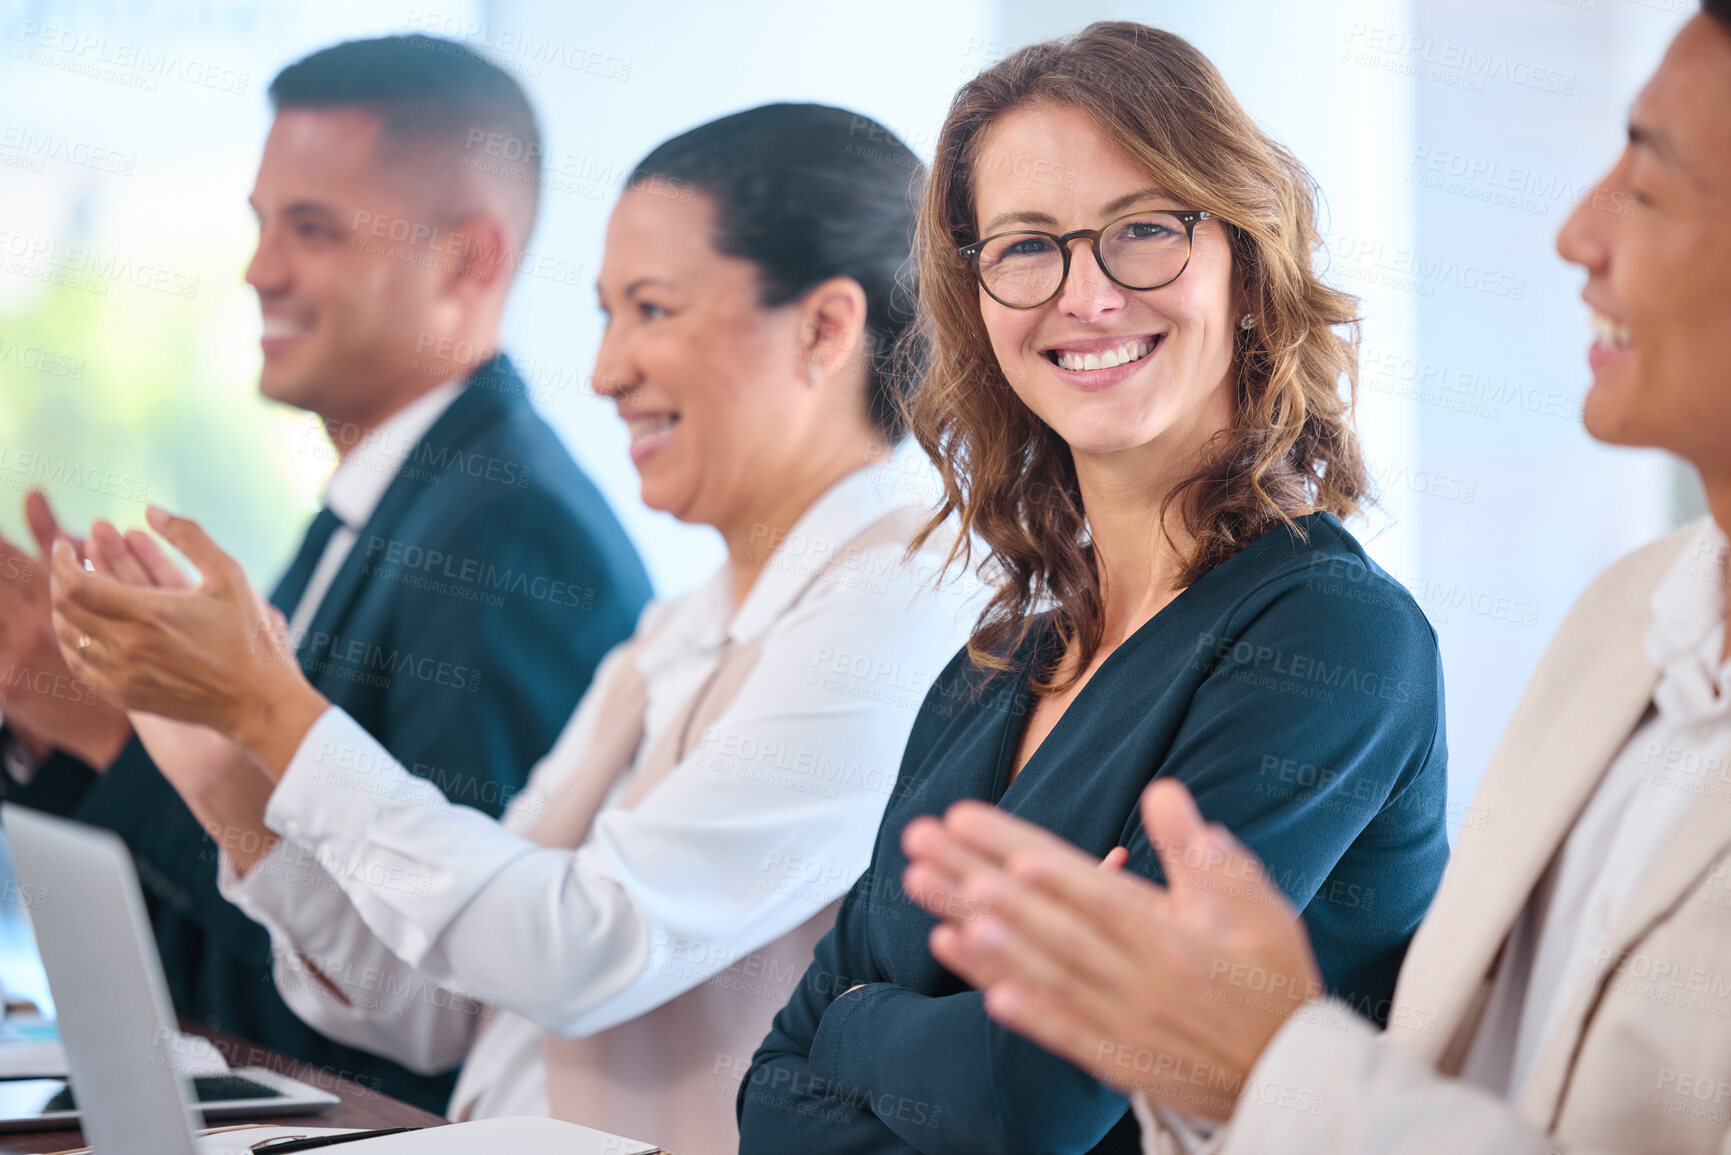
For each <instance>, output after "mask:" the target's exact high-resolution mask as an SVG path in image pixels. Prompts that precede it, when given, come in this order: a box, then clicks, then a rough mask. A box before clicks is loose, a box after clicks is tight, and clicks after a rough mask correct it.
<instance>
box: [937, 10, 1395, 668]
mask: <svg viewBox="0 0 1731 1155" xmlns="http://www.w3.org/2000/svg"><path fill="white" fill-rule="evenodd" d="M1039 102H1050V103H1053V104H1057V105H1061V106H1066V107H1070V108H1074V109H1077V110H1079V111H1081V112H1082V113H1084V114H1085V115H1087V116H1088V117H1089V119H1091V120H1092V121H1093V122H1094V124H1095V125H1096V126H1097V127H1098V128H1099V130H1100V131H1101V133H1103V134H1104V135H1105V136H1106V138H1107V139H1108V140H1110V141H1112V142H1113V143H1115V144H1116V145H1117V146H1118V147H1119V148H1120V149H1122V150H1123V152H1124V153H1125V155H1127V156H1129V157H1130V158H1131V159H1132V160H1133V161H1135V162H1136V164H1137V165H1138V167H1140V168H1141V169H1143V170H1144V171H1145V172H1147V173H1148V174H1149V176H1151V177H1152V178H1153V180H1154V182H1155V183H1156V184H1157V185H1159V187H1161V188H1163V189H1165V190H1166V191H1167V192H1169V193H1170V194H1171V195H1172V196H1173V197H1175V198H1177V199H1178V200H1179V201H1180V202H1182V203H1184V204H1185V205H1187V206H1189V207H1192V208H1197V209H1205V210H1207V211H1208V212H1210V213H1214V214H1216V215H1218V216H1219V217H1220V218H1221V221H1222V222H1223V224H1224V225H1225V227H1226V231H1227V233H1228V235H1229V237H1230V243H1231V250H1232V263H1233V272H1234V277H1235V279H1236V284H1237V291H1236V294H1235V298H1236V299H1237V300H1239V301H1241V302H1242V303H1243V305H1242V307H1244V308H1246V309H1247V310H1248V311H1249V312H1250V313H1251V314H1252V315H1253V316H1254V317H1255V319H1256V325H1255V327H1254V328H1253V329H1249V330H1245V329H1237V328H1235V329H1234V332H1235V333H1236V334H1237V336H1236V346H1235V349H1234V356H1233V362H1234V366H1235V371H1236V376H1237V398H1236V403H1235V406H1234V417H1233V422H1232V426H1231V428H1230V429H1228V430H1227V431H1225V432H1224V433H1223V434H1221V435H1220V436H1218V437H1217V438H1216V439H1215V441H1214V442H1211V443H1210V444H1209V445H1208V446H1206V447H1204V451H1203V455H1202V456H1203V464H1202V465H1201V467H1200V468H1198V469H1197V470H1196V472H1195V473H1193V474H1192V475H1191V476H1190V477H1188V478H1187V479H1186V480H1184V481H1183V482H1182V483H1181V484H1179V485H1178V486H1177V487H1175V488H1174V490H1173V491H1172V492H1171V494H1169V495H1168V497H1167V498H1166V501H1165V503H1164V504H1163V505H1162V507H1161V510H1160V520H1161V525H1162V527H1165V526H1166V524H1167V515H1168V513H1169V512H1176V513H1177V515H1178V516H1179V517H1180V518H1181V524H1182V525H1183V527H1184V529H1185V530H1186V531H1187V533H1188V535H1189V537H1190V539H1191V543H1190V546H1189V548H1188V549H1187V551H1186V552H1185V553H1184V554H1183V556H1182V557H1181V574H1180V578H1179V587H1180V588H1182V587H1184V586H1188V585H1190V584H1191V583H1193V582H1195V581H1196V579H1197V578H1199V577H1201V576H1202V575H1203V574H1205V573H1207V572H1208V571H1209V570H1210V569H1212V568H1214V567H1215V566H1217V565H1219V564H1220V563H1221V562H1222V561H1225V560H1226V559H1227V558H1228V557H1231V556H1232V555H1233V554H1234V553H1236V552H1237V551H1238V550H1239V549H1241V548H1243V547H1244V546H1245V545H1246V544H1248V543H1249V542H1251V541H1253V540H1254V539H1255V538H1257V537H1258V536H1260V535H1261V534H1263V533H1265V532H1267V531H1268V530H1269V529H1271V528H1273V527H1274V526H1276V525H1279V524H1285V525H1287V526H1290V527H1292V528H1293V529H1294V530H1295V531H1297V530H1298V529H1299V527H1297V526H1296V525H1294V523H1293V516H1294V514H1295V513H1298V512H1300V511H1303V510H1306V509H1318V510H1325V511H1327V512H1329V513H1333V514H1335V515H1337V516H1341V517H1345V516H1347V515H1350V514H1352V513H1356V512H1358V510H1359V508H1360V502H1361V501H1368V499H1369V492H1368V491H1369V479H1368V478H1367V476H1366V473H1365V466H1364V460H1363V457H1362V455H1361V453H1360V450H1359V446H1358V438H1357V435H1356V433H1355V432H1354V429H1353V423H1352V407H1353V403H1354V402H1355V401H1356V399H1357V392H1358V316H1357V314H1358V300H1357V298H1355V297H1353V296H1351V295H1350V294H1347V293H1343V292H1340V291H1339V290H1337V289H1333V288H1330V287H1329V286H1328V285H1325V284H1324V283H1323V282H1322V280H1321V278H1320V277H1319V276H1318V275H1317V273H1316V270H1315V267H1314V261H1315V258H1316V255H1317V253H1318V252H1319V250H1320V248H1321V244H1322V242H1321V236H1320V233H1319V231H1318V228H1317V222H1316V193H1315V186H1314V183H1313V182H1312V180H1311V178H1310V175H1309V173H1308V172H1307V171H1306V170H1305V168H1304V166H1303V165H1302V164H1300V163H1299V161H1298V160H1297V158H1296V157H1294V156H1293V155H1292V154H1291V153H1290V152H1288V151H1287V150H1286V149H1285V148H1284V147H1283V146H1281V145H1280V144H1279V143H1277V142H1276V141H1274V140H1272V139H1271V138H1269V137H1268V136H1267V135H1265V134H1264V133H1263V132H1262V131H1261V130H1260V129H1258V128H1257V126H1256V124H1255V123H1254V122H1253V121H1252V120H1251V119H1250V117H1249V115H1248V114H1246V113H1245V111H1244V109H1243V107H1242V106H1241V105H1239V103H1238V100H1237V98H1236V97H1234V96H1233V95H1232V92H1231V90H1230V89H1228V88H1227V86H1226V82H1225V80H1224V79H1222V78H1221V76H1220V73H1219V72H1218V71H1216V70H1215V68H1214V66H1213V65H1212V64H1211V63H1209V61H1208V59H1207V58H1206V57H1204V56H1203V55H1202V54H1201V53H1200V52H1198V51H1197V50H1196V49H1195V48H1194V47H1192V46H1191V45H1190V44H1189V42H1188V41H1186V40H1184V39H1182V38H1181V37H1178V36H1175V35H1173V34H1172V33H1170V32H1163V31H1161V30H1159V29H1156V28H1150V27H1148V26H1146V25H1143V24H1135V23H1130V22H1102V23H1097V24H1092V25H1090V26H1088V27H1087V28H1085V29H1083V30H1082V31H1081V32H1080V33H1077V34H1076V35H1074V36H1071V37H1066V38H1063V39H1058V40H1048V41H1045V42H1043V43H1040V44H1034V45H1030V46H1029V47H1027V48H1023V49H1021V50H1020V51H1018V52H1016V53H1014V54H1012V55H1010V56H1008V57H1006V58H1004V59H1003V60H1002V61H1000V62H998V63H997V64H995V65H993V66H992V67H990V68H988V69H986V71H984V72H982V73H981V74H980V75H979V76H977V77H975V78H974V79H973V80H971V81H969V82H968V83H967V84H964V85H963V86H962V88H961V90H960V91H959V92H957V93H956V97H955V100H954V101H953V102H952V103H951V105H950V111H949V115H948V117H946V118H945V120H944V126H943V131H942V133H941V134H940V135H939V137H938V143H937V149H936V159H935V161H934V162H933V166H932V171H931V176H930V177H929V179H928V180H927V182H926V188H925V195H924V199H923V202H922V205H921V209H920V217H919V225H918V229H917V236H916V241H915V251H916V256H917V261H918V265H919V280H920V295H921V300H922V303H923V304H924V306H925V309H924V312H925V325H926V326H927V327H928V329H929V336H930V339H931V342H932V349H931V359H930V361H929V362H928V367H927V369H926V372H925V376H924V378H923V380H922V381H921V383H920V385H919V388H918V389H917V390H916V391H915V392H914V394H913V395H912V397H911V398H910V400H909V402H908V407H909V414H908V424H909V427H910V430H911V432H912V433H913V435H914V437H915V438H916V439H917V440H918V442H919V444H920V446H921V447H922V448H923V449H924V450H925V451H926V453H927V454H928V455H929V456H930V457H931V458H932V460H933V462H934V463H935V464H936V466H937V470H938V474H939V477H940V480H941V482H942V484H943V500H942V503H941V504H940V507H939V509H938V511H937V513H936V514H934V515H933V517H932V519H931V521H930V522H928V523H927V524H926V526H925V527H924V529H923V530H922V532H921V534H920V535H919V538H918V541H922V542H923V541H924V540H925V537H926V536H927V535H929V534H930V533H932V532H933V531H935V530H936V529H937V527H938V526H939V525H940V524H941V523H942V522H943V521H944V520H945V519H947V518H948V517H949V516H950V515H951V514H956V515H958V517H959V520H960V523H961V528H962V530H963V532H962V533H961V534H960V535H959V536H958V537H957V539H956V544H955V547H954V548H953V549H952V550H951V553H950V559H949V560H950V563H951V564H956V563H960V564H961V565H963V566H971V565H972V564H973V556H972V553H973V546H972V544H971V540H972V538H973V537H975V536H977V537H978V538H979V540H980V542H981V543H982V544H983V546H984V549H985V551H986V554H987V556H986V558H985V559H984V562H985V572H986V573H987V575H988V576H989V577H990V578H991V579H992V580H993V582H994V584H995V585H996V587H997V592H996V595H995V596H994V597H993V598H992V599H991V601H990V602H989V603H988V605H987V606H986V608H985V610H984V611H983V612H982V614H981V616H980V620H979V621H978V623H976V625H975V629H974V634H973V636H972V637H971V638H970V639H969V642H968V651H969V655H970V656H971V657H972V658H973V660H974V661H975V662H976V663H978V664H980V665H982V666H985V667H988V668H997V669H1003V668H1007V658H1006V651H1007V649H1008V648H1009V647H1010V646H1012V645H1014V644H1015V643H1016V642H1017V641H1018V640H1019V639H1020V638H1021V637H1022V636H1023V632H1024V631H1025V630H1026V629H1027V625H1028V620H1029V617H1030V616H1031V615H1032V614H1033V613H1034V612H1035V611H1036V610H1037V609H1038V608H1040V607H1041V606H1042V605H1044V604H1047V603H1050V605H1051V607H1052V612H1053V615H1054V622H1055V625H1056V627H1057V629H1058V631H1059V636H1060V637H1061V638H1062V639H1063V641H1064V642H1065V649H1066V650H1069V649H1071V648H1072V647H1075V646H1079V647H1080V648H1079V651H1078V653H1079V657H1080V659H1081V660H1080V661H1079V662H1077V663H1076V664H1075V665H1074V666H1073V667H1072V672H1071V674H1070V675H1069V677H1067V678H1065V679H1063V680H1062V681H1057V680H1053V679H1051V678H1049V677H1048V678H1046V679H1045V680H1042V681H1040V682H1039V688H1040V689H1041V690H1042V691H1054V690H1062V689H1064V688H1065V687H1067V686H1068V685H1070V684H1072V683H1073V682H1074V680H1075V678H1076V676H1078V675H1079V673H1080V671H1082V670H1084V669H1086V668H1087V667H1088V664H1089V662H1091V661H1092V659H1093V657H1094V655H1095V654H1096V653H1097V652H1098V650H1099V647H1100V644H1101V634H1102V630H1103V608H1104V607H1103V600H1102V596H1101V589H1100V575H1099V572H1098V569H1097V567H1096V565H1095V559H1094V552H1093V547H1092V545H1091V544H1090V542H1089V537H1088V531H1087V523H1086V519H1085V515H1084V512H1083V509H1082V498H1081V492H1080V490H1079V488H1078V486H1077V482H1076V470H1075V465H1074V462H1073V460H1072V458H1071V456H1070V449H1069V446H1068V445H1066V444H1065V443H1064V441H1063V439H1062V438H1060V437H1059V436H1058V435H1057V434H1056V433H1055V432H1053V430H1052V429H1051V428H1050V427H1049V426H1047V425H1046V424H1045V423H1043V422H1042V421H1041V420H1040V419H1039V418H1037V417H1036V416H1035V415H1034V414H1033V413H1032V412H1031V411H1030V410H1029V409H1028V408H1027V406H1025V405H1023V404H1022V403H1021V402H1020V400H1019V399H1018V398H1017V397H1016V395H1015V393H1014V392H1013V391H1012V390H1011V389H1010V387H1009V382H1008V381H1007V380H1006V379H1005V377H1004V374H1003V371H1002V369H1001V368H1000V367H999V366H998V362H997V359H996V357H995V356H994V355H993V353H992V346H991V342H990V340H989V339H988V337H987V334H986V329H985V324H984V322H983V320H982V319H981V315H980V288H979V283H978V281H977V280H976V279H975V275H974V271H973V268H972V266H971V265H969V263H968V262H967V261H965V260H963V259H962V257H961V256H960V255H959V254H958V253H957V251H956V250H957V249H958V248H959V247H960V246H962V245H965V244H968V243H970V242H971V241H973V240H975V239H977V237H976V224H975V216H974V178H975V174H976V172H977V166H978V165H979V163H980V161H981V159H982V157H981V143H982V141H983V140H984V139H985V137H986V135H987V131H988V130H989V129H990V128H991V126H992V125H993V124H994V123H996V122H997V121H998V119H999V118H1001V117H1002V116H1003V115H1004V114H1005V113H1007V112H1010V111H1011V110H1013V109H1019V108H1023V107H1026V106H1028V105H1030V104H1034V103H1039ZM1078 259H1091V258H1078ZM1343 378H1344V380H1345V383H1346V390H1345V396H1343V395H1342V389H1341V383H1342V379H1343ZM1168 537H1170V534H1168ZM1044 673H1045V674H1046V675H1051V674H1053V673H1055V670H1054V671H1045V672H1044Z"/></svg>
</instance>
